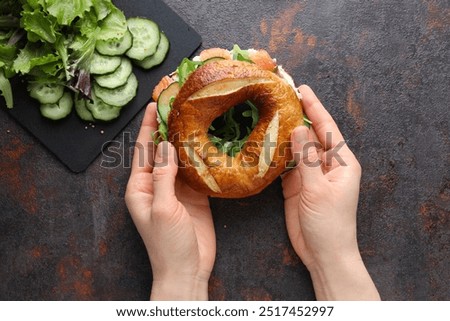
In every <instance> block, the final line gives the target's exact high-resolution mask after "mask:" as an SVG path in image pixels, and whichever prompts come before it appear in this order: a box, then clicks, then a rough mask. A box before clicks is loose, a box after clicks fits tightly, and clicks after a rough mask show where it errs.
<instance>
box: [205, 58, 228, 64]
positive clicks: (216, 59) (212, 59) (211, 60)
mask: <svg viewBox="0 0 450 321" xmlns="http://www.w3.org/2000/svg"><path fill="white" fill-rule="evenodd" d="M221 60H225V58H223V57H211V58H208V59H206V60H205V61H203V64H204V65H206V64H209V63H210V62H214V61H221Z"/></svg>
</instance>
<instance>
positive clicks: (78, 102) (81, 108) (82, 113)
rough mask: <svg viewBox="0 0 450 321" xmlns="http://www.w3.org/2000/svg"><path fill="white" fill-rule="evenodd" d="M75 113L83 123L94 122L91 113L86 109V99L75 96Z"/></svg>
mask: <svg viewBox="0 0 450 321" xmlns="http://www.w3.org/2000/svg"><path fill="white" fill-rule="evenodd" d="M75 111H76V112H77V115H78V117H80V118H81V119H82V120H84V121H94V117H93V116H92V113H91V112H90V111H89V109H87V107H86V99H84V98H79V97H78V95H76V96H75Z"/></svg>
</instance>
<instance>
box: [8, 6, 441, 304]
mask: <svg viewBox="0 0 450 321" xmlns="http://www.w3.org/2000/svg"><path fill="white" fill-rule="evenodd" d="M165 2H166V3H167V4H169V5H170V6H171V7H172V8H173V9H174V10H175V11H176V12H178V13H179V14H180V15H181V16H182V17H183V18H184V19H185V20H186V21H187V22H188V23H189V24H190V25H191V26H193V28H194V29H196V30H197V31H198V32H199V33H200V34H201V35H202V37H203V47H205V48H206V47H214V46H220V47H232V45H233V44H234V43H238V44H239V45H240V46H241V47H242V48H248V47H255V48H265V49H267V50H268V51H269V52H270V53H271V54H272V56H274V57H277V58H278V61H279V62H280V63H282V64H283V65H284V67H285V68H286V69H287V70H288V71H289V72H290V73H291V74H292V75H293V76H294V78H295V79H296V82H297V83H298V84H302V83H307V84H309V85H310V86H311V87H312V88H313V89H314V90H315V91H316V93H317V94H318V96H319V97H320V98H321V99H322V101H323V103H324V104H325V106H326V107H327V108H328V109H329V111H330V113H331V114H332V115H333V117H334V118H335V119H336V121H337V122H338V124H339V126H340V128H341V130H342V132H343V134H344V137H346V139H347V140H348V144H349V145H350V147H351V148H352V149H353V150H354V152H355V154H356V155H357V157H358V158H359V160H360V162H361V165H362V167H363V178H362V183H361V197H360V206H359V212H358V228H359V230H358V237H359V242H360V248H361V252H362V255H363V258H364V260H365V262H366V265H367V267H368V269H369V271H370V273H371V274H372V276H373V279H374V281H375V283H376V284H377V286H378V288H379V291H380V293H381V296H382V298H383V299H386V300H449V299H450V290H449V289H450V284H449V280H450V259H449V257H450V255H449V244H450V223H449V212H450V205H449V204H450V183H449V168H450V146H449V138H448V137H449V128H450V126H449V116H448V112H449V101H450V97H449V88H450V81H449V74H450V71H449V61H450V57H449V55H450V48H449V41H448V39H449V38H450V34H449V33H450V32H449V25H450V9H449V7H448V3H447V2H446V1H444V0H436V1H432V0H422V1H409V0H403V1H395V2H392V1H344V0H338V1H336V0H327V1H256V0H251V1H246V2H245V5H244V2H242V1H218V0H211V1H201V0H193V1H180V0H167V1H165ZM141 117H142V113H141V114H139V115H138V116H137V117H136V119H134V120H133V121H132V122H131V123H130V124H129V126H128V127H127V128H126V129H125V131H124V132H122V133H121V134H119V136H118V137H117V140H118V141H121V140H122V139H123V138H124V137H129V136H127V135H129V134H130V135H131V136H130V137H132V139H134V138H135V137H136V134H137V131H138V128H139V124H140V121H141ZM0 133H1V139H0V186H1V187H0V299H3V300H9V299H14V300H146V299H147V298H148V293H149V289H150V284H151V271H150V267H149V263H148V259H147V257H146V252H145V249H144V247H143V245H142V242H141V240H140V238H139V236H138V234H137V232H136V230H135V228H134V226H133V223H132V221H131V219H130V217H129V215H128V212H127V210H126V207H125V204H124V202H123V196H124V191H125V186H126V182H127V179H128V175H129V168H127V167H128V166H124V167H125V168H123V167H118V168H114V169H104V168H101V167H100V163H101V161H102V160H104V156H100V157H99V158H98V159H97V160H96V161H95V162H94V163H93V164H92V165H91V166H90V167H89V169H88V170H87V171H86V172H85V173H82V174H73V173H70V172H69V171H68V170H67V169H66V168H65V167H64V166H63V165H61V164H60V163H59V162H58V161H57V160H56V159H55V158H54V157H53V156H52V155H51V154H50V153H49V152H48V151H47V150H46V149H44V148H43V147H42V146H41V145H40V144H39V143H38V141H37V140H35V139H34V138H33V137H31V136H30V135H29V134H28V133H27V132H26V131H24V130H23V129H22V128H21V127H20V126H18V125H17V124H16V123H15V122H14V121H13V120H12V119H11V118H10V117H8V116H7V114H6V113H0ZM128 133H129V134H128ZM125 141H127V139H125ZM130 147H131V145H130V144H125V148H124V152H123V153H122V156H123V157H124V159H125V160H126V161H125V165H129V157H130V155H129V154H130V153H129V151H130V149H129V148H130ZM211 206H212V210H213V214H214V219H215V224H216V232H217V243H218V245H217V260H216V265H215V268H214V271H213V275H212V277H211V280H210V297H211V299H215V300H310V299H314V293H313V290H312V285H311V281H310V278H309V275H308V272H307V270H306V269H305V267H304V266H303V265H302V263H301V262H300V261H299V259H298V258H297V257H296V255H295V253H294V252H293V250H292V248H291V246H290V244H289V241H288V238H287V235H286V230H285V225H284V213H283V199H282V195H281V187H280V182H279V181H276V182H275V183H274V184H272V185H271V186H270V187H269V188H267V189H266V190H265V191H263V192H262V193H261V194H260V195H258V196H255V197H251V198H248V199H244V200H220V199H213V200H212V201H211Z"/></svg>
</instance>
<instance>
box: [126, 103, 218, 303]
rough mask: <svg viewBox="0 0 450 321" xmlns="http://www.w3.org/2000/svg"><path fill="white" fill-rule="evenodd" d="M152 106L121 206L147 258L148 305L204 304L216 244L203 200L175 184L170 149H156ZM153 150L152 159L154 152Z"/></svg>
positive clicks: (166, 146) (174, 159) (173, 155)
mask: <svg viewBox="0 0 450 321" xmlns="http://www.w3.org/2000/svg"><path fill="white" fill-rule="evenodd" d="M156 129H157V122H156V104H154V103H152V104H150V105H149V106H148V107H147V110H146V112H145V115H144V119H143V121H142V126H141V129H140V132H139V136H138V139H137V142H136V146H135V151H134V157H133V164H132V170H131V175H130V179H129V181H128V186H127V191H126V195H125V201H126V204H127V206H128V209H129V211H130V214H131V217H132V218H133V221H134V223H135V225H136V227H137V229H138V231H139V234H140V235H141V237H142V239H143V241H144V244H145V246H146V248H147V252H148V255H149V257H150V263H151V266H152V273H153V285H152V292H151V297H150V298H151V299H152V300H195V299H198V300H207V299H208V280H209V277H210V274H211V270H212V268H213V265H214V260H215V254H216V240H215V233H214V225H213V221H212V216H211V210H210V207H209V202H208V198H207V196H205V195H202V194H199V193H197V192H195V191H194V190H192V189H191V188H190V187H189V186H187V185H185V184H183V183H181V182H180V181H178V180H177V179H176V175H177V171H178V166H177V155H176V151H175V148H174V147H173V145H171V144H170V143H168V142H162V143H160V144H158V146H157V147H156V146H155V144H154V143H153V141H152V134H153V133H154V132H155V131H156ZM155 148H156V153H155V152H154V149H155Z"/></svg>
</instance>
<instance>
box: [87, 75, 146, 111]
mask: <svg viewBox="0 0 450 321" xmlns="http://www.w3.org/2000/svg"><path fill="white" fill-rule="evenodd" d="M137 88H138V80H137V78H136V76H135V75H134V74H133V73H132V74H131V75H130V76H129V77H128V79H127V81H126V83H125V85H123V86H120V87H117V88H114V89H110V88H103V87H101V86H99V85H98V84H97V83H95V84H94V90H95V94H96V95H97V97H98V98H100V99H101V100H103V101H104V102H105V103H107V104H109V105H112V106H116V107H123V106H125V105H126V104H128V103H129V102H130V101H131V100H132V99H133V98H134V97H135V96H136V91H137Z"/></svg>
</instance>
